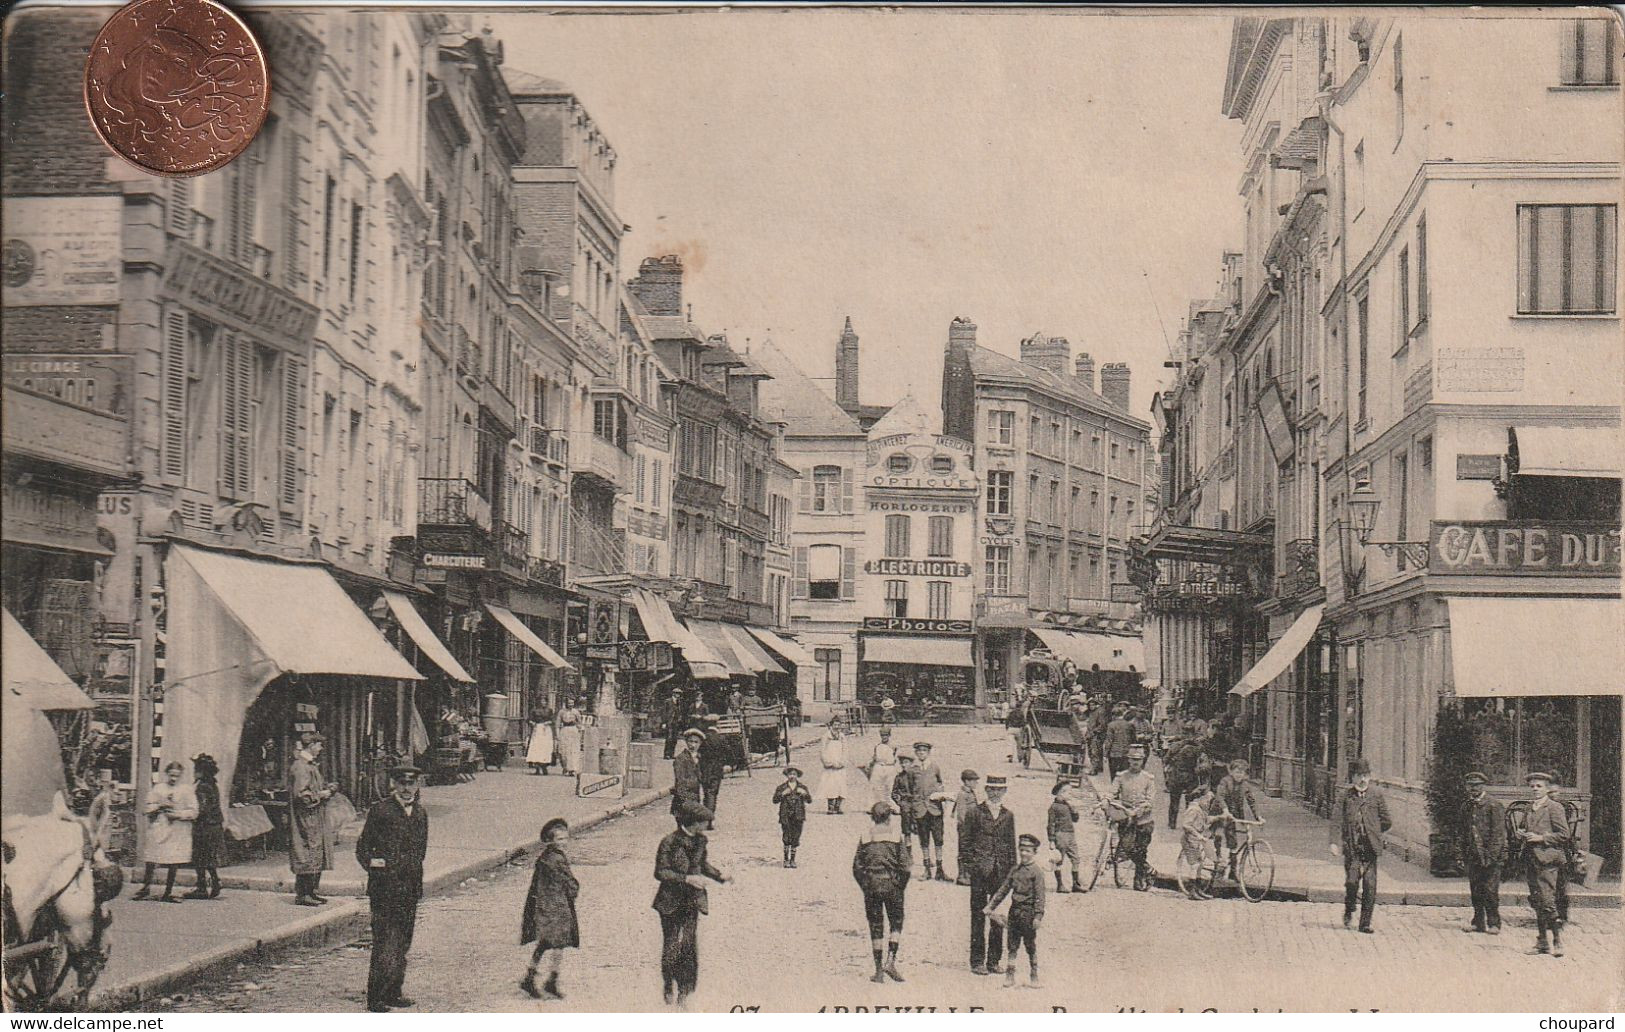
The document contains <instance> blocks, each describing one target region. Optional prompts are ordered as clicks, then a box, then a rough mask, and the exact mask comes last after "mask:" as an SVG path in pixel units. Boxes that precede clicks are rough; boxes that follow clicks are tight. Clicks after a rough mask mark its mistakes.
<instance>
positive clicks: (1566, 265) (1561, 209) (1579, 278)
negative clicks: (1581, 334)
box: [1518, 204, 1618, 315]
mask: <svg viewBox="0 0 1625 1032" xmlns="http://www.w3.org/2000/svg"><path fill="white" fill-rule="evenodd" d="M1617 219H1618V208H1617V207H1615V206H1614V205H1612V204H1520V205H1518V312H1519V314H1520V315H1602V314H1608V313H1611V312H1613V311H1614V294H1615V292H1616V288H1615V273H1616V266H1617V257H1618V256H1617V239H1616V237H1617Z"/></svg>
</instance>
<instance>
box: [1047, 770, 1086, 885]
mask: <svg viewBox="0 0 1625 1032" xmlns="http://www.w3.org/2000/svg"><path fill="white" fill-rule="evenodd" d="M1071 787H1072V783H1071V782H1070V781H1058V782H1056V783H1055V787H1054V788H1052V789H1050V790H1049V794H1050V797H1051V798H1050V804H1049V817H1048V819H1047V821H1046V822H1045V831H1046V833H1047V834H1048V835H1049V844H1050V848H1052V849H1054V850H1055V852H1056V860H1055V891H1056V892H1065V891H1066V889H1065V888H1064V887H1063V886H1062V885H1061V867H1062V866H1063V865H1064V864H1065V863H1066V862H1067V861H1068V860H1070V861H1071V862H1072V891H1073V892H1087V891H1089V890H1087V889H1085V888H1084V887H1083V878H1082V876H1081V875H1080V874H1079V873H1078V833H1077V830H1076V826H1077V823H1078V808H1077V807H1076V806H1073V805H1072V800H1070V799H1068V798H1067V797H1066V794H1067V790H1068V789H1070V788H1071Z"/></svg>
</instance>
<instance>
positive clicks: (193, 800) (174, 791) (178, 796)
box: [130, 760, 197, 903]
mask: <svg viewBox="0 0 1625 1032" xmlns="http://www.w3.org/2000/svg"><path fill="white" fill-rule="evenodd" d="M185 773H186V767H185V766H184V765H182V763H181V762H180V761H179V760H171V761H170V762H169V763H167V764H165V765H164V778H163V780H162V781H160V782H158V783H157V784H156V785H154V786H152V790H151V791H150V792H148V793H147V806H146V810H147V837H146V842H145V850H144V852H143V855H142V859H143V860H145V861H146V862H147V870H146V873H145V874H144V875H142V877H141V888H140V889H138V890H136V893H135V895H133V896H131V897H130V898H131V899H147V898H149V897H150V896H151V895H152V876H153V873H154V872H155V871H156V870H157V869H158V868H159V867H162V868H164V869H165V870H166V874H165V877H164V894H163V895H162V896H160V897H158V902H160V903H179V902H180V900H178V899H176V898H175V872H176V871H177V870H178V869H180V868H182V867H185V866H186V865H187V864H190V863H191V862H192V822H193V821H194V820H196V819H197V796H196V795H194V794H193V792H192V788H191V786H190V785H183V784H181V775H183V774H185Z"/></svg>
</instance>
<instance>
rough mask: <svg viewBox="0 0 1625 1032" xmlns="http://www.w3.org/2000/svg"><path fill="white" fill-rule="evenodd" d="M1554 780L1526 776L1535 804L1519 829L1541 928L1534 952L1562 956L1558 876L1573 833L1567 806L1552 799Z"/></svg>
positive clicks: (1534, 774)
mask: <svg viewBox="0 0 1625 1032" xmlns="http://www.w3.org/2000/svg"><path fill="white" fill-rule="evenodd" d="M1553 780H1554V779H1553V777H1552V776H1551V775H1550V774H1548V773H1547V772H1546V771H1543V770H1532V771H1530V772H1529V773H1528V774H1525V775H1524V781H1526V782H1528V784H1529V793H1530V795H1531V796H1532V797H1533V801H1532V802H1531V803H1530V805H1529V816H1528V818H1527V819H1526V820H1525V821H1524V824H1523V827H1522V828H1519V829H1518V838H1519V839H1520V840H1521V842H1520V845H1521V846H1522V847H1523V850H1524V866H1525V868H1526V869H1527V871H1528V876H1529V905H1530V906H1531V907H1534V908H1535V927H1536V928H1537V929H1539V931H1538V937H1537V938H1536V940H1535V948H1534V949H1533V950H1531V951H1530V952H1532V953H1550V954H1551V955H1552V956H1554V957H1561V956H1562V955H1563V931H1562V925H1561V924H1559V923H1558V920H1557V875H1558V869H1559V868H1560V867H1562V866H1563V864H1564V863H1566V862H1567V860H1568V846H1569V837H1570V836H1571V835H1572V834H1573V831H1572V829H1570V828H1569V818H1568V814H1567V813H1565V812H1564V810H1563V804H1562V803H1560V802H1558V801H1557V800H1556V799H1554V798H1552V781H1553ZM1548 935H1550V936H1551V940H1550V942H1548V941H1547V936H1548Z"/></svg>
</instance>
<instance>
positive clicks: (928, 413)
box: [869, 394, 942, 437]
mask: <svg viewBox="0 0 1625 1032" xmlns="http://www.w3.org/2000/svg"><path fill="white" fill-rule="evenodd" d="M941 432H942V411H941V410H940V409H937V408H927V407H926V406H925V405H923V404H921V403H920V400H919V399H918V398H916V397H914V395H912V394H908V395H904V397H903V399H902V400H901V401H899V402H897V404H895V405H893V406H892V407H891V408H890V409H889V410H888V411H887V412H886V414H885V415H883V416H881V417H880V418H879V419H878V420H876V421H875V423H874V425H873V426H871V427H870V428H869V436H870V437H886V436H888V435H891V434H939V433H941Z"/></svg>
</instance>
